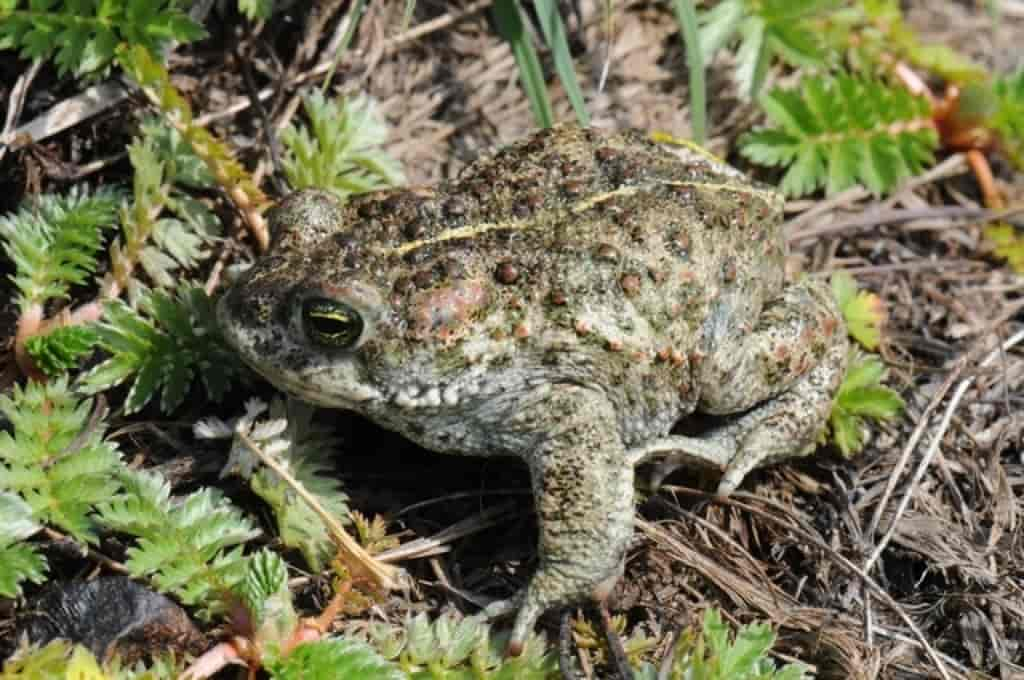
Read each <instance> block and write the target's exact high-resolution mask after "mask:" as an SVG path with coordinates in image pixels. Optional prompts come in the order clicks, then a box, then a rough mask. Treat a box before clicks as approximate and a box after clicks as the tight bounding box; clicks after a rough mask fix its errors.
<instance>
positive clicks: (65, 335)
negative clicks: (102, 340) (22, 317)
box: [25, 326, 99, 376]
mask: <svg viewBox="0 0 1024 680" xmlns="http://www.w3.org/2000/svg"><path fill="white" fill-rule="evenodd" d="M98 340H99V336H98V335H97V334H96V331H95V330H93V328H92V327H91V326H60V327H59V328H57V329H55V330H53V331H51V332H50V333H47V334H46V335H35V336H32V337H31V338H29V339H28V341H27V342H26V343H25V348H26V349H27V350H28V353H29V356H31V357H32V361H33V362H34V363H35V365H36V366H37V367H38V368H39V369H40V370H41V371H42V372H43V373H45V374H47V375H50V376H54V375H59V374H61V373H63V372H65V371H69V370H71V369H72V368H74V367H75V366H77V365H78V362H79V361H80V360H81V358H82V357H84V356H86V355H87V354H90V353H91V352H92V350H93V348H94V347H95V346H96V342H97V341H98Z"/></svg>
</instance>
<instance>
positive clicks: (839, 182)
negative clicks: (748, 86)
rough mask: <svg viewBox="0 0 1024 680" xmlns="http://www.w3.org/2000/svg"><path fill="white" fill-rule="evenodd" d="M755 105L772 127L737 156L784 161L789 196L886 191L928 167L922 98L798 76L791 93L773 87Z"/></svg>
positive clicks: (863, 83) (864, 83)
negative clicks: (857, 187) (856, 188)
mask: <svg viewBox="0 0 1024 680" xmlns="http://www.w3.org/2000/svg"><path fill="white" fill-rule="evenodd" d="M759 102H760V104H761V106H762V107H763V108H764V110H765V113H766V114H767V115H768V118H769V119H770V120H771V122H772V123H773V124H774V127H773V128H768V129H766V130H758V131H755V132H754V133H751V134H747V135H744V137H743V138H742V139H741V140H740V153H742V154H743V155H744V156H746V157H747V158H750V159H751V160H753V161H754V162H759V163H765V164H768V165H779V164H782V163H788V164H789V168H788V170H787V172H786V174H785V175H784V177H783V180H782V189H783V191H785V192H786V193H787V194H789V195H791V196H799V195H803V194H807V193H810V192H813V191H815V190H816V189H818V188H819V187H821V186H824V187H825V188H826V190H827V191H828V192H829V193H830V194H832V193H835V192H838V191H842V190H843V189H845V188H848V187H850V186H852V185H853V184H855V183H857V182H860V183H863V184H864V185H866V186H867V187H868V188H869V189H871V190H872V191H873V192H874V193H876V194H882V193H885V192H888V191H891V190H892V189H894V188H895V187H897V186H898V185H899V183H900V182H902V181H903V180H905V179H907V178H908V177H910V176H912V175H914V174H916V173H918V172H920V171H921V170H922V169H923V167H924V166H925V165H926V164H928V163H930V162H931V160H932V152H933V151H934V149H935V148H936V147H937V145H938V136H937V134H936V132H935V130H934V127H933V125H932V123H931V119H930V117H929V114H928V111H929V105H928V103H927V101H926V100H924V99H923V98H920V97H914V96H913V95H911V94H910V93H908V92H907V91H906V90H903V89H901V88H894V87H889V86H887V85H884V84H882V83H880V82H876V81H872V80H866V79H863V80H862V79H857V78H854V77H851V76H847V75H838V76H836V77H828V78H826V77H822V76H818V77H806V78H804V79H803V81H802V85H801V88H800V89H799V90H796V89H792V90H785V89H776V90H773V91H772V92H770V93H767V94H765V95H762V96H761V98H760V99H759ZM794 149H795V150H796V152H795V153H794Z"/></svg>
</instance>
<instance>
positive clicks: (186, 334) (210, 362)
mask: <svg viewBox="0 0 1024 680" xmlns="http://www.w3.org/2000/svg"><path fill="white" fill-rule="evenodd" d="M96 332H97V334H98V335H99V345H100V346H101V347H102V348H103V349H105V350H107V351H108V352H110V353H111V355H112V356H111V357H110V358H109V359H107V360H106V361H104V362H103V363H102V364H100V365H99V366H97V367H96V368H94V369H92V370H91V371H89V372H88V373H86V374H85V375H84V376H82V378H81V380H80V382H79V385H80V387H81V388H82V389H84V390H85V391H86V392H88V393H96V392H100V391H103V390H105V389H108V388H110V387H112V386H114V385H118V384H120V383H122V382H124V381H126V380H128V379H129V378H132V377H134V380H133V382H132V387H131V389H130V390H129V392H128V398H127V399H126V400H125V411H126V412H128V413H133V412H135V411H138V410H140V409H141V408H142V407H143V406H145V405H146V404H147V403H149V401H150V400H151V399H152V398H153V397H154V396H155V395H156V394H157V393H159V394H160V407H161V409H162V410H163V411H164V412H165V413H170V412H171V411H173V410H174V409H176V408H177V407H178V406H179V405H181V402H182V400H183V399H184V397H185V394H186V393H187V391H188V388H189V386H190V385H191V384H192V381H193V380H194V378H195V377H196V376H197V375H198V376H199V378H200V379H201V381H202V383H203V385H204V387H205V388H206V393H207V394H208V395H209V397H210V398H211V399H213V400H214V401H219V400H220V399H221V397H222V396H223V395H224V392H225V391H226V390H227V388H228V386H229V385H230V383H231V380H232V379H233V377H234V376H235V374H236V373H237V370H238V368H239V364H238V361H237V358H236V357H235V354H234V353H233V352H232V351H231V350H230V349H229V348H228V347H227V345H226V344H225V343H224V340H223V338H222V337H221V335H220V331H219V328H218V326H217V322H216V318H215V311H214V307H213V302H212V301H211V300H210V298H209V297H207V295H206V293H205V292H204V291H203V290H202V289H201V288H192V287H187V286H186V287H184V288H182V289H181V290H180V291H179V292H178V294H177V295H176V296H174V297H171V296H170V295H169V294H167V293H164V292H160V291H156V292H153V293H151V294H150V295H148V296H147V297H146V298H145V299H144V300H143V301H142V303H141V304H140V311H138V312H137V311H135V310H133V309H131V308H130V307H128V306H127V305H126V304H124V303H123V302H120V301H113V302H109V303H107V305H106V308H105V314H104V319H103V321H102V322H101V323H100V324H98V325H97V326H96Z"/></svg>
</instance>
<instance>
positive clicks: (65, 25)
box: [0, 0, 206, 75]
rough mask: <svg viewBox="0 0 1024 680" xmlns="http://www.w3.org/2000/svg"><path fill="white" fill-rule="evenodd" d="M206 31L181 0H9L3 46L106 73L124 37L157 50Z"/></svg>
mask: <svg viewBox="0 0 1024 680" xmlns="http://www.w3.org/2000/svg"><path fill="white" fill-rule="evenodd" d="M205 35H206V33H205V31H204V30H203V29H202V27H201V26H199V25H198V24H196V23H195V22H194V21H192V20H191V19H190V18H189V17H188V15H187V14H186V13H185V12H184V11H183V9H182V7H181V3H180V2H178V1H177V0H127V1H121V2H109V1H107V0H48V1H46V2H38V1H37V0H27V1H25V2H22V1H21V0H5V2H3V3H0V50H2V49H9V50H19V51H20V52H21V56H22V57H23V58H25V59H42V60H46V59H51V58H52V59H53V60H54V62H55V63H56V64H57V70H58V72H59V73H60V74H61V75H63V74H65V73H69V72H70V73H76V74H78V75H85V74H93V73H102V72H103V71H104V70H105V69H106V68H107V67H108V66H109V65H110V62H111V61H112V60H113V59H114V56H115V51H116V48H117V46H118V45H119V44H121V43H127V44H130V45H137V46H139V47H141V48H143V49H146V50H148V51H149V52H151V53H154V54H157V53H159V52H160V50H161V48H162V47H163V46H164V45H166V44H167V43H168V42H170V41H178V42H191V41H193V40H198V39H200V38H202V37H204V36H205Z"/></svg>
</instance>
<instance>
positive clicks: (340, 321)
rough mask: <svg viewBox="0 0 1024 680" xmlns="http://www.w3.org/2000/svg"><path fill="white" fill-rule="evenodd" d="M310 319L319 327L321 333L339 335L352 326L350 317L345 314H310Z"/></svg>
mask: <svg viewBox="0 0 1024 680" xmlns="http://www.w3.org/2000/svg"><path fill="white" fill-rule="evenodd" d="M309 317H310V319H311V320H312V321H313V322H315V323H316V324H317V326H319V327H320V329H321V331H323V332H327V333H341V332H343V331H346V330H349V329H350V327H351V326H352V317H350V316H348V315H347V314H323V313H317V312H312V313H311V314H310V315H309Z"/></svg>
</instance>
